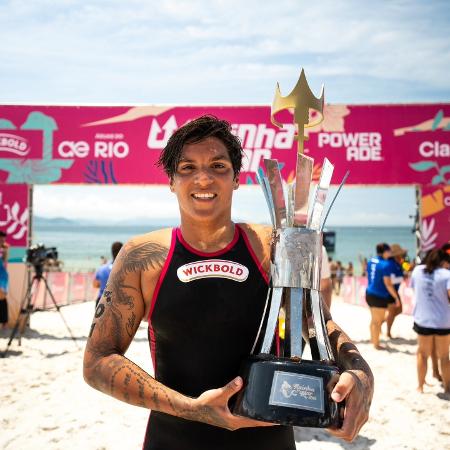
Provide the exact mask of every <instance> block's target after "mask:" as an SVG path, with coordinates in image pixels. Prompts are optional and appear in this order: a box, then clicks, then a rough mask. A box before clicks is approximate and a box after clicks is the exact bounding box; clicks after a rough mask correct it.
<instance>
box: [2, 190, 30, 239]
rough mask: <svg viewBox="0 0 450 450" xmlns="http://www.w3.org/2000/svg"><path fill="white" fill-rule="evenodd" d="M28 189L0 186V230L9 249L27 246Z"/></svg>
mask: <svg viewBox="0 0 450 450" xmlns="http://www.w3.org/2000/svg"><path fill="white" fill-rule="evenodd" d="M28 216H29V212H28V187H27V186H26V185H9V184H2V185H0V230H2V231H4V232H5V233H6V234H7V238H6V240H7V242H8V244H9V245H10V246H11V247H26V246H27V245H28V243H27V239H28Z"/></svg>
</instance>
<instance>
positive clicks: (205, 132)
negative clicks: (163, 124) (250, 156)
mask: <svg viewBox="0 0 450 450" xmlns="http://www.w3.org/2000/svg"><path fill="white" fill-rule="evenodd" d="M209 137H215V138H217V139H219V140H220V141H222V142H223V144H224V145H225V147H226V148H227V150H228V155H229V156H230V160H231V164H232V165H233V172H234V176H235V177H237V176H238V175H239V173H240V171H241V166H242V155H243V150H242V144H241V141H240V140H239V138H238V137H237V136H235V135H234V134H233V133H232V132H231V125H230V123H229V122H227V121H226V120H221V119H219V118H217V117H215V116H212V115H205V116H201V117H198V118H197V119H194V120H192V121H191V122H188V123H187V124H186V125H183V126H182V127H180V128H178V130H177V131H175V133H173V135H172V136H171V137H170V139H169V141H168V142H167V145H166V146H165V147H164V149H163V151H162V152H161V155H160V156H159V159H158V161H157V163H156V164H157V165H158V166H162V167H163V169H164V172H166V174H167V176H168V177H169V178H170V180H171V181H172V180H173V177H174V175H175V173H176V171H177V167H178V164H179V162H180V159H181V152H182V151H183V147H184V146H185V145H187V144H195V143H197V142H200V141H202V140H204V139H206V138H209Z"/></svg>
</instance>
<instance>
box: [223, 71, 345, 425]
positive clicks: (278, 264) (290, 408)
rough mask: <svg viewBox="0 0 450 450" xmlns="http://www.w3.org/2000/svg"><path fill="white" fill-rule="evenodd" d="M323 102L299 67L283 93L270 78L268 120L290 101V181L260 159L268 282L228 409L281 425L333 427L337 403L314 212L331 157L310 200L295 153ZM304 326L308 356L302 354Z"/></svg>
mask: <svg viewBox="0 0 450 450" xmlns="http://www.w3.org/2000/svg"><path fill="white" fill-rule="evenodd" d="M323 105H324V96H323V89H322V93H321V96H320V98H316V97H314V95H313V94H312V92H311V90H310V89H309V86H308V83H307V81H306V78H305V74H304V72H303V70H302V72H301V75H300V79H299V81H298V82H297V85H296V86H295V88H294V89H293V91H292V92H291V93H290V94H289V95H288V96H287V97H282V96H281V94H280V90H279V86H277V90H276V92H275V99H274V102H273V105H272V122H273V123H274V124H276V125H278V126H281V125H280V124H279V123H278V122H276V120H275V118H274V115H275V114H276V113H277V112H278V111H281V110H282V109H286V108H293V109H294V122H295V123H296V124H297V126H298V136H297V138H298V146H299V151H298V154H297V168H296V176H295V179H294V181H293V182H292V183H290V184H287V185H285V184H283V181H282V178H281V173H280V170H279V166H278V161H277V160H274V159H266V160H264V165H265V175H261V174H258V179H259V182H260V184H261V187H262V189H263V192H264V196H265V199H266V202H267V204H268V206H269V211H270V217H271V220H272V225H273V235H272V249H271V250H272V255H271V282H270V288H269V293H268V299H267V305H266V311H265V314H264V317H263V320H262V322H261V327H260V330H259V333H258V338H257V340H256V342H255V346H254V349H253V351H252V355H251V356H250V357H249V358H248V359H247V360H246V361H244V363H243V365H242V369H241V373H240V375H241V376H242V377H243V379H244V388H243V389H242V390H241V391H240V392H239V393H238V394H237V396H236V398H235V399H234V402H233V405H232V412H233V414H236V415H241V416H246V417H251V418H253V419H257V420H262V421H267V422H274V423H280V424H285V425H297V426H307V427H335V428H336V427H339V425H340V422H341V420H342V419H341V416H342V414H341V410H342V408H343V405H342V404H338V403H336V402H334V401H333V400H332V399H331V397H330V395H331V392H332V389H333V387H334V385H335V384H336V382H337V379H338V377H339V369H338V368H337V366H336V364H335V362H334V357H333V353H332V351H331V347H330V343H329V340H328V334H327V329H326V324H325V320H324V316H323V309H322V299H321V294H320V269H321V259H322V229H323V224H324V221H322V216H323V210H324V205H325V200H326V196H327V192H328V188H329V185H330V181H331V176H332V174H333V165H332V164H331V163H330V162H329V161H328V160H327V159H325V161H324V163H323V166H322V172H321V175H320V180H319V183H318V185H317V188H316V192H315V195H314V197H313V201H312V203H311V205H310V204H309V203H310V202H309V190H310V185H311V179H312V172H313V166H314V164H313V162H314V161H313V160H312V158H309V157H308V156H305V155H303V141H304V140H305V136H304V127H305V126H313V125H316V124H317V122H316V123H308V120H309V109H310V108H312V109H315V110H316V111H318V112H319V113H320V115H321V116H322V114H323ZM338 192H339V191H338ZM280 310H283V312H284V314H285V317H286V320H285V324H286V325H285V338H284V344H283V345H280V339H279V334H278V322H279V315H280ZM303 311H304V316H305V317H306V321H305V323H303V321H302V317H303ZM304 326H305V327H306V330H305V335H307V337H308V338H309V344H310V349H311V355H312V360H305V359H303V358H302V352H303V341H302V332H303V327H304Z"/></svg>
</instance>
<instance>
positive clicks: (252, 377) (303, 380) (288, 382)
mask: <svg viewBox="0 0 450 450" xmlns="http://www.w3.org/2000/svg"><path fill="white" fill-rule="evenodd" d="M240 375H241V376H242V378H243V380H244V388H243V389H241V391H240V392H239V393H238V394H236V396H235V397H234V398H233V399H232V403H231V411H232V413H233V414H235V415H238V416H245V417H250V418H252V419H257V420H262V421H265V422H272V423H278V424H282V425H295V426H300V427H313V428H328V427H330V428H339V427H340V426H341V424H342V412H341V411H342V409H343V407H344V405H343V403H336V402H335V401H334V400H332V399H331V397H330V394H331V392H332V389H333V387H334V385H335V384H336V381H337V379H338V377H339V369H338V368H337V367H336V366H331V365H329V364H326V363H323V362H320V361H309V360H302V361H301V362H295V361H293V360H291V359H289V358H278V357H275V356H272V355H256V356H250V357H249V358H248V359H247V360H246V361H245V362H244V363H243V365H242V368H241V373H240Z"/></svg>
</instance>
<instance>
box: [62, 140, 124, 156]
mask: <svg viewBox="0 0 450 450" xmlns="http://www.w3.org/2000/svg"><path fill="white" fill-rule="evenodd" d="M57 150H58V155H59V156H60V157H61V158H86V157H88V156H94V157H95V158H125V157H127V156H128V154H129V153H130V147H129V146H128V144H127V143H126V142H125V141H115V142H112V141H95V142H94V147H93V153H94V154H93V155H91V147H90V145H89V143H88V142H86V141H62V142H60V143H59V145H58V149H57Z"/></svg>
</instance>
